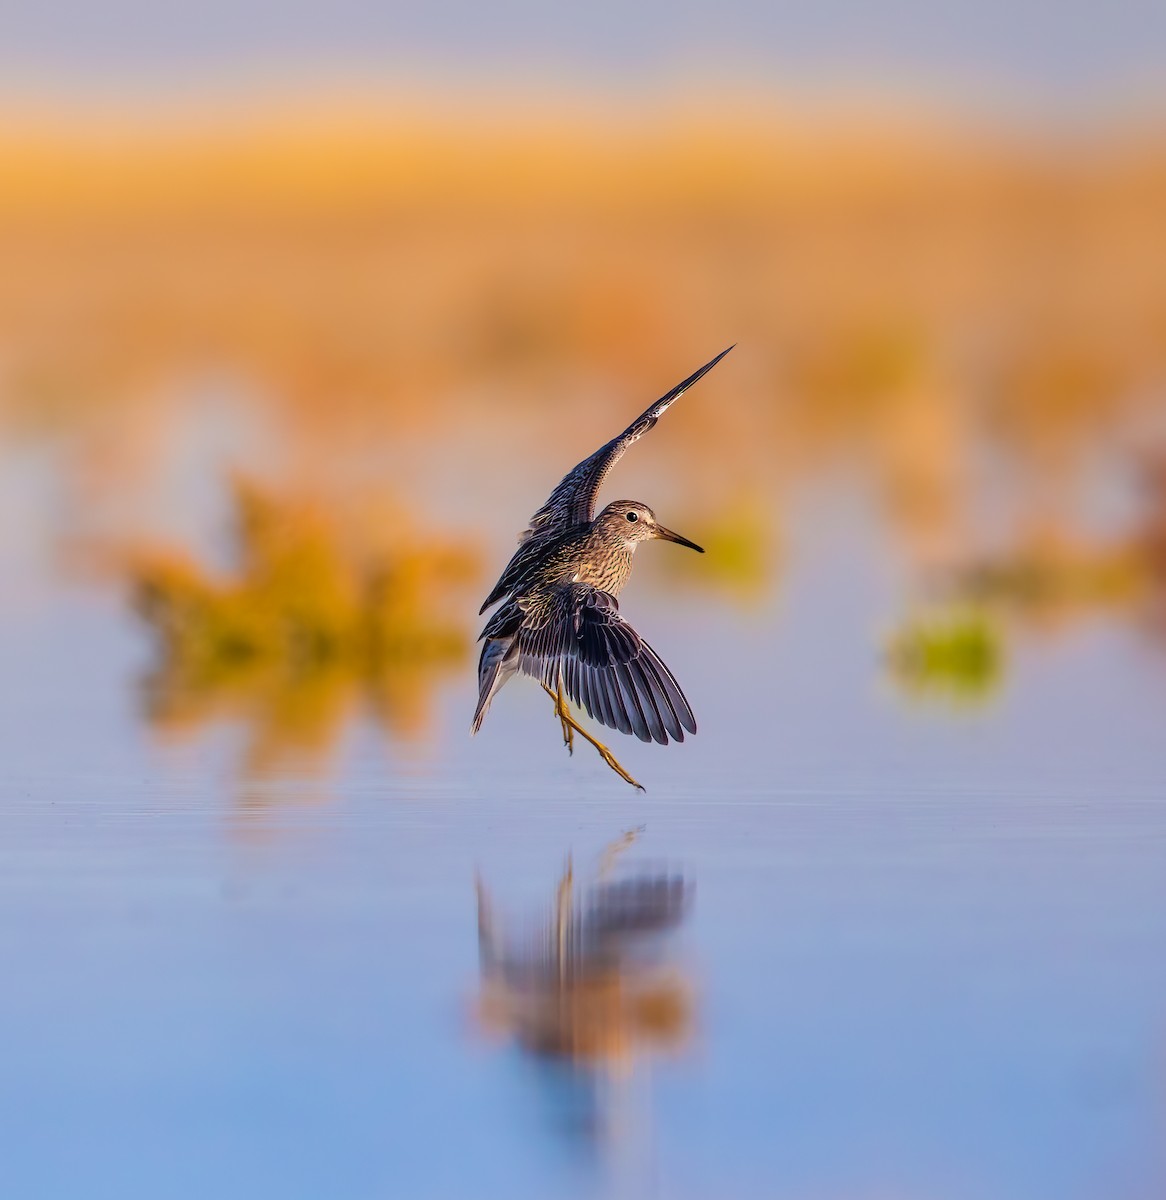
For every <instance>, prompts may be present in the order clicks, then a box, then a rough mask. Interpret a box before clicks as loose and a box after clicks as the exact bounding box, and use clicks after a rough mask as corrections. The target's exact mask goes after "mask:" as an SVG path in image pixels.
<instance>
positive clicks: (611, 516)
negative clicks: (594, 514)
mask: <svg viewBox="0 0 1166 1200" xmlns="http://www.w3.org/2000/svg"><path fill="white" fill-rule="evenodd" d="M595 523H596V525H598V526H599V527H600V528H601V529H603V530H604V532H605V533H608V534H610V535H612V536H613V537H615V538H618V539H620V540H622V541H623V542H625V543H626V544H627V545H628V546H629V547H630V548H631V549H635V547H636V545H637V543H639V542H647V541H650V540H651V539H652V538H662V539H663V540H664V541H666V542H676V543H677V544H678V545H681V546H687V547H688V548H689V549H690V550H695V551H696V552H697V553H698V554H703V553H704V548H703V547H701V546H698V545H697V544H696V543H695V542H690V541H689V540H688V538H686V537H681V536H680V534H678V533H673V532H672V530H671V529H668V528H666V527H665V526H663V525H661V524H660V522H659V521H657V520H656V514H655V513H654V512H653V511H652V510H651V509H650V508H649V507H648V506H647V505H646V504H641V503H640V502H639V501H638V500H616V501H615V502H614V503H612V504H609V505H608V506H607V507H606V508H605V509H604V510H603V512H601V513H600V514H599V517H598V519H597V520H596V522H595Z"/></svg>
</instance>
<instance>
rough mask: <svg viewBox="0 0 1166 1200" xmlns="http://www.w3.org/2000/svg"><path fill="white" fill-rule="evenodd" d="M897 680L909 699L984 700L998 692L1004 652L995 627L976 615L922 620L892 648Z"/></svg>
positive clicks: (905, 630) (912, 624)
mask: <svg viewBox="0 0 1166 1200" xmlns="http://www.w3.org/2000/svg"><path fill="white" fill-rule="evenodd" d="M890 664H891V668H892V670H893V672H894V675H895V678H896V679H897V680H899V682H900V683H901V684H902V686H903V687H904V689H905V690H906V691H908V692H910V693H911V694H914V695H919V696H926V695H943V696H947V697H948V698H950V699H953V700H957V701H966V700H981V699H983V698H985V697H986V696H989V695H991V693H992V692H994V691H995V689H996V687H997V686H998V684H999V682H1000V679H1001V675H1002V672H1003V667H1004V646H1003V643H1002V642H1001V639H1000V635H999V633H998V632H997V630H996V628H995V627H994V626H993V625H992V623H991V622H990V621H989V620H988V619H987V618H986V617H985V616H984V615H983V614H982V613H978V612H974V611H958V612H952V613H946V614H940V615H935V616H930V617H920V618H916V619H914V620H912V621H911V622H909V623H908V624H907V625H906V626H905V627H904V628H902V629H901V630H900V631H899V632H898V633H897V634H895V636H894V638H893V639H892V642H891V648H890Z"/></svg>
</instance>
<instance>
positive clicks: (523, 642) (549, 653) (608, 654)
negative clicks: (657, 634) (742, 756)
mask: <svg viewBox="0 0 1166 1200" xmlns="http://www.w3.org/2000/svg"><path fill="white" fill-rule="evenodd" d="M518 603H519V606H520V607H522V608H523V609H524V616H525V619H524V620H523V622H522V626H521V628H520V629H519V630H518V634H517V638H518V653H519V658H518V669H519V670H520V671H522V672H523V673H524V674H526V675H531V676H533V677H534V678H535V679H538V680H541V681H542V682H543V683H545V684H546V685H547V687H549V688H551V689H552V690H555V689H556V688H557V686H558V680H559V677H560V675H561V676H562V679H563V684H564V686H565V688H566V691H567V695H568V696H570V697H571V699H572V700H573V701H575V703H576V704H581V705H582V706H583V707H584V708H585V709H586V710H587V711H588V712H589V713H590V714H591V716H592V717H593V718H594V719H595V720H596V721H599V722H600V723H601V724H603V725H606V726H608V727H609V728H610V729H618V730H619V731H620V732H621V733H634V734H635V735H636V736H637V737H638V738H639V739H640V740H641V741H644V742H647V741H651V740H653V739H654V740H655V741H657V742H659V743H660V744H661V745H662V746H665V745H667V744H668V738H669V736H671V737H672V738H673V739H674V740H675V741H678V742H682V741H684V730H686V729H687V730H688V732H689V733H695V732H696V718H695V717H694V716H693V715H692V709H691V707H690V706H689V703H688V701H687V700H686V699H685V697H684V693H683V692H682V691H681V690H680V685H679V684H678V683H677V682H676V679H675V677H674V676H673V674H672V672H671V671H669V670H668V668H667V667H666V666H665V665H664V662H663V660H662V659H661V658H660V656H659V655H658V654H657V653H656V652H655V650H653V649H652V647H651V646H649V645H648V643H647V642H645V641H644V639H643V638H642V637H640V635H639V634H638V633H636V631H635V630H634V629H633V628H632V627H631V626H630V625H629V624H628V623H627V621H625V620H624V619H623V617H621V616H620V615H619V605H618V604H617V603H616V600H615V597H614V596H609V595H608V594H607V593H606V592H601V591H599V590H598V589H596V588H593V587H590V586H588V585H587V584H582V583H571V584H564V585H563V586H562V587H558V588H555V589H554V590H553V591H552V592H549V593H541V594H540V595H539V596H538V598H537V600H532V601H531V602H530V603H526V602H524V601H522V600H520V601H519V602H518Z"/></svg>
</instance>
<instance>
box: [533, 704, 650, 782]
mask: <svg viewBox="0 0 1166 1200" xmlns="http://www.w3.org/2000/svg"><path fill="white" fill-rule="evenodd" d="M542 686H543V691H544V692H546V694H547V695H548V696H550V698H551V699H552V700H553V701H554V702H555V716H556V717H558V718H559V722H560V724H561V725H562V726H563V742H564V744H565V745H566V747H567V749H568V750H569V751H570V752H571V753H572V754H573V753H574V745H573V733H577V734H579V736H580V737H581V738H583V739H584V740H585V741H588V742H590V743H591V744H592V745H593V746H594V747H595V749H596V750H598V751H599V756H600V758H602V759H603V761H604V762H605V763H607V765H608V766H609V767H610V768H611V769H612V770H613V771H614V772H615V773H616V774H617V775H618V776H619V777H620V778H621V779H622V780H623V781H624V782H625V783H630V784H631V785H632V787H634V788H638V789H639V790H640V791H641V792H642V791H645V790H646V789H645V788H644V785H643V784H642V783H640V782H638V781H637V780H635V779H633V778H632V777H631V776H630V775H629V774H628V773H627V771H625V770H624V769H623V767H621V766H620V764H619V762H618V760H617V759H616V757H615V755H614V754H612V752H611V751H610V750H609V749H608V748H607V747H606V746H605V745H604V744H603V743H602V742H601V741H599V740H598V739H597V738H593V737H592V736H591V734H589V733H588V732H587V730H586V729H584V728H583V726H582V725H580V724H579V722H578V721H576V720H575V718H574V717H573V716H571V713H570V711H569V710H568V709H567V702H566V700H565V699H564V698H563V693H562V688H561V686H560V690H559V692H558V693H557V694H556V693H555V692H552V691H551V689H550V688H549V687H547V685H546V684H545V683H544V684H543V685H542ZM572 731H573V732H572Z"/></svg>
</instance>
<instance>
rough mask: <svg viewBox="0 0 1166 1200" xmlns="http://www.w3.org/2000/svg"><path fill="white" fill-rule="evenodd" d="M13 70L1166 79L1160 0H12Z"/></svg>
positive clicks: (998, 89) (926, 82)
mask: <svg viewBox="0 0 1166 1200" xmlns="http://www.w3.org/2000/svg"><path fill="white" fill-rule="evenodd" d="M0 69H2V70H3V72H4V74H5V75H6V76H7V78H8V79H9V80H10V81H11V80H14V79H15V80H18V81H22V82H32V83H39V84H42V85H45V86H49V87H56V86H62V85H66V84H68V85H74V86H76V85H79V84H80V85H87V84H90V83H92V82H94V81H97V82H100V83H101V84H103V85H110V84H113V85H128V86H134V85H137V84H139V83H142V82H147V83H153V82H157V81H173V80H180V81H183V82H188V83H189V82H193V83H195V84H200V85H201V84H211V85H214V84H217V83H218V82H220V81H223V80H230V81H235V80H237V79H238V78H239V77H242V78H243V79H247V78H250V77H252V76H263V75H265V74H268V73H270V74H274V75H280V74H281V73H287V72H292V73H293V74H294V73H297V72H298V73H300V74H301V75H304V76H308V77H310V76H311V75H312V74H313V73H320V74H321V75H325V76H334V75H335V74H336V73H338V72H339V73H341V74H343V73H346V72H348V73H351V74H353V75H354V76H355V77H358V78H361V79H365V78H368V77H371V78H373V79H374V80H375V79H378V78H381V77H384V76H390V77H391V76H394V75H395V74H397V73H398V72H400V71H401V70H407V71H409V72H412V73H420V74H423V75H424V74H432V75H436V76H437V77H439V78H448V77H454V76H457V77H463V78H464V77H466V76H469V77H471V78H474V79H479V78H480V79H485V80H489V79H491V78H494V77H502V78H506V79H509V78H513V76H514V75H515V73H517V74H518V75H520V76H521V75H523V74H530V75H532V76H535V77H538V76H546V75H548V74H549V75H551V76H553V77H561V76H565V77H567V78H577V79H579V80H580V81H582V82H585V83H586V82H591V83H599V84H603V83H606V82H610V81H615V82H619V83H621V84H622V83H627V82H629V81H630V82H633V83H634V82H639V81H644V82H646V83H648V84H649V85H651V84H654V83H655V82H657V81H661V80H663V81H668V80H674V79H676V78H677V77H684V76H686V75H687V74H688V73H689V72H695V73H697V74H703V75H706V76H709V77H713V78H716V77H718V76H725V75H728V76H730V77H732V78H735V79H739V78H742V77H744V78H746V79H749V80H751V81H752V80H756V81H758V82H762V83H765V82H769V83H782V82H788V83H791V84H806V83H810V84H818V85H820V86H824V87H826V88H829V87H830V86H832V85H833V84H834V83H835V82H847V81H851V82H865V81H871V80H873V81H875V82H883V83H886V84H889V85H892V86H903V87H907V88H915V89H919V88H923V89H927V90H931V89H934V88H936V87H940V88H944V87H946V88H951V89H954V90H957V91H960V90H962V91H967V92H971V93H973V94H979V95H981V96H983V97H985V98H989V99H990V98H992V97H993V96H994V95H997V94H1000V95H1011V94H1017V95H1020V96H1031V97H1034V98H1036V99H1042V98H1043V99H1048V98H1053V99H1057V100H1063V99H1068V98H1078V99H1082V98H1083V99H1086V100H1090V99H1094V98H1107V99H1108V98H1112V97H1117V98H1126V97H1128V96H1129V95H1131V94H1132V95H1134V96H1139V95H1141V96H1144V95H1145V94H1146V93H1147V92H1155V91H1160V85H1161V82H1162V81H1163V80H1166V4H1163V3H1161V0H1113V2H1112V3H1109V4H1106V5H1101V4H1098V3H1095V4H1093V5H1084V4H1082V3H1080V2H1079V0H1069V2H1068V3H1064V2H1058V0H1017V2H1009V0H933V2H926V0H866V2H864V3H860V2H857V0H816V2H815V3H812V4H808V3H793V2H792V0H776V2H773V3H759V2H758V0H724V2H723V3H719V4H716V5H713V4H709V3H692V2H688V3H684V2H676V0H647V2H646V3H639V4H636V5H634V6H632V5H627V4H624V3H620V2H618V0H589V2H588V3H587V4H585V5H571V6H565V5H548V4H546V3H545V2H540V0H501V2H494V3H491V4H488V5H482V4H476V3H471V2H469V0H435V2H432V3H427V4H413V5H408V6H406V5H397V4H385V3H377V2H375V0H331V2H329V3H325V2H323V0H298V2H293V3H288V2H280V0H249V2H248V3H236V2H234V0H202V2H201V3H199V4H184V5H163V4H158V3H156V0H114V2H112V3H94V2H93V0H0Z"/></svg>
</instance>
